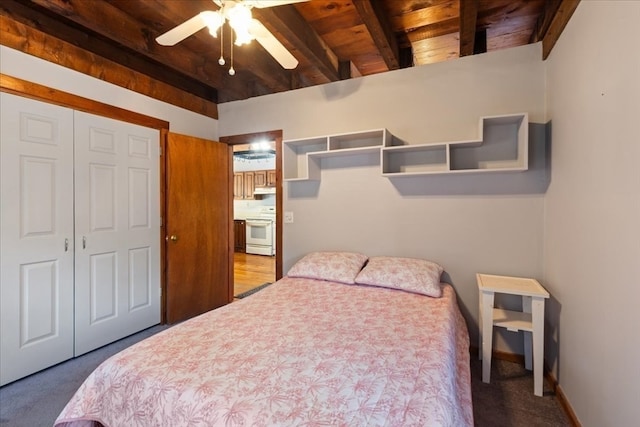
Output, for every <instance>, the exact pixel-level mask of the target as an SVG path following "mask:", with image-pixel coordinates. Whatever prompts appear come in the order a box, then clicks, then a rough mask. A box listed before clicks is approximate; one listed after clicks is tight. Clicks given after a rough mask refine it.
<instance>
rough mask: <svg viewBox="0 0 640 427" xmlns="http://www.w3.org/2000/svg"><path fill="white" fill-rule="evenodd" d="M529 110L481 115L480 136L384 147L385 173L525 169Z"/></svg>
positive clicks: (384, 174) (410, 174)
mask: <svg viewBox="0 0 640 427" xmlns="http://www.w3.org/2000/svg"><path fill="white" fill-rule="evenodd" d="M528 125H529V120H528V115H527V114H526V113H521V114H510V115H504V116H489V117H481V118H480V123H479V136H478V139H477V140H469V141H451V142H442V143H429V144H412V145H402V146H396V147H384V148H382V162H381V166H382V175H383V176H386V177H396V176H415V175H427V174H450V173H477V172H495V171H524V170H527V169H528V167H529V165H528V163H529V159H528V151H529V126H528Z"/></svg>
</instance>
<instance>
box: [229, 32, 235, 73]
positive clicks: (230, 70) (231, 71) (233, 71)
mask: <svg viewBox="0 0 640 427" xmlns="http://www.w3.org/2000/svg"><path fill="white" fill-rule="evenodd" d="M231 31H233V29H232V30H231ZM235 74H236V70H234V69H233V43H231V68H229V75H230V76H234V75H235Z"/></svg>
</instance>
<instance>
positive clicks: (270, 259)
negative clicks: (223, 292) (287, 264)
mask: <svg viewBox="0 0 640 427" xmlns="http://www.w3.org/2000/svg"><path fill="white" fill-rule="evenodd" d="M275 280H276V257H275V256H266V255H252V254H245V253H240V252H236V253H235V254H234V257H233V294H234V295H238V294H241V293H243V292H246V291H249V290H251V289H253V288H256V287H258V286H260V285H262V284H264V283H267V282H271V283H273V282H274V281H275Z"/></svg>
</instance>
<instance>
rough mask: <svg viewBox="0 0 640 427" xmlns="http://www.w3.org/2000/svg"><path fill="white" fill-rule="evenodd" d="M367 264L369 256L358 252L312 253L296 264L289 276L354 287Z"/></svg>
mask: <svg viewBox="0 0 640 427" xmlns="http://www.w3.org/2000/svg"><path fill="white" fill-rule="evenodd" d="M365 262H367V256H366V255H363V254H360V253H356V252H311V253H310V254H308V255H306V256H304V257H303V258H302V259H301V260H300V261H298V262H297V263H295V265H294V266H293V267H291V269H290V270H289V272H288V273H287V276H289V277H305V278H308V279H318V280H330V281H332V282H340V283H346V284H349V285H353V284H354V283H355V282H354V280H355V278H356V276H357V275H358V273H359V272H360V270H361V269H362V266H363V265H364V263H365Z"/></svg>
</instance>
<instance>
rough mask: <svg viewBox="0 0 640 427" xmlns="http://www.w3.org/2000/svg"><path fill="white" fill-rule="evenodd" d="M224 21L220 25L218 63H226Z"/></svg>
mask: <svg viewBox="0 0 640 427" xmlns="http://www.w3.org/2000/svg"><path fill="white" fill-rule="evenodd" d="M224 63H225V60H224V22H223V23H222V25H221V26H220V59H218V64H220V65H224Z"/></svg>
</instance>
